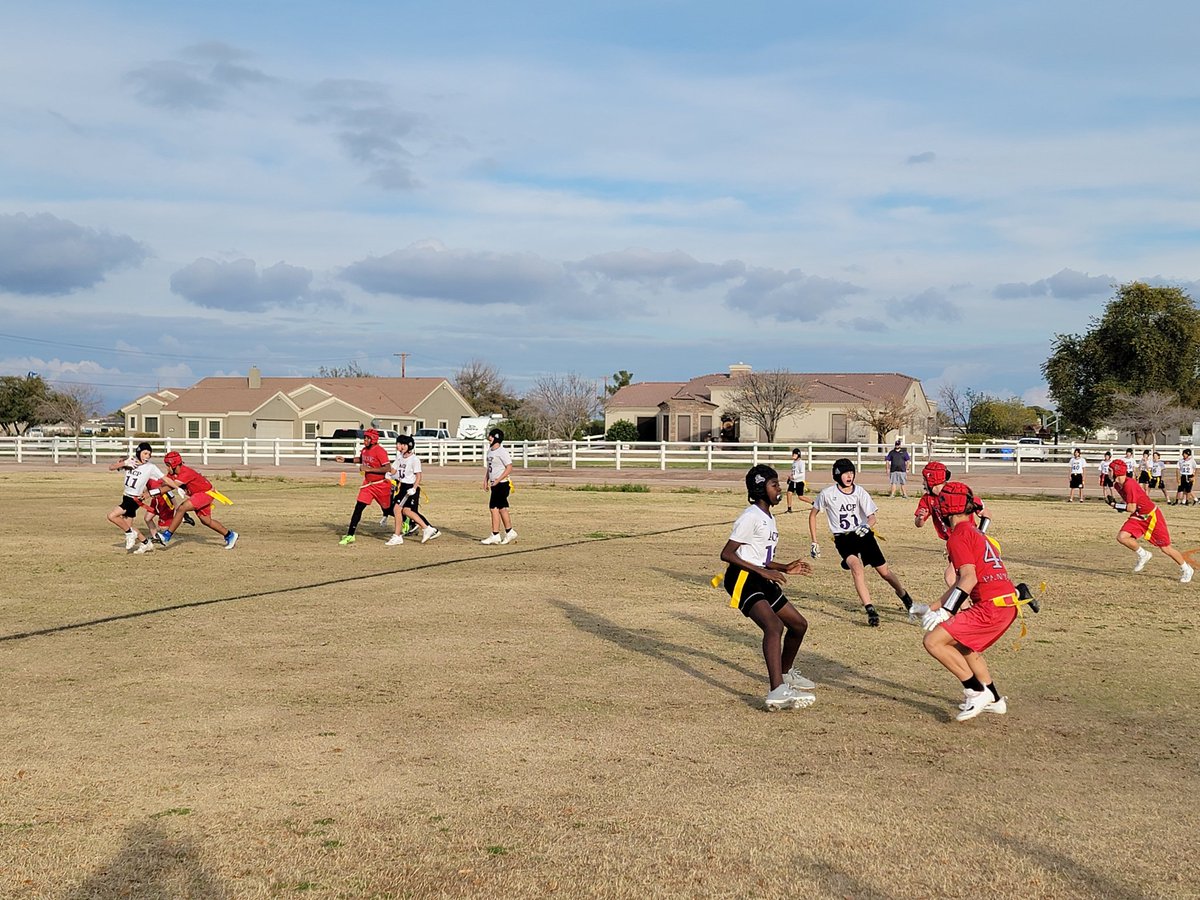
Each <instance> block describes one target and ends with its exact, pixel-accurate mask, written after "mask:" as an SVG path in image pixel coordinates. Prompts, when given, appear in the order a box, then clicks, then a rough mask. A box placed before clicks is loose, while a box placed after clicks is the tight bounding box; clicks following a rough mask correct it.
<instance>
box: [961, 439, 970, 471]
mask: <svg viewBox="0 0 1200 900" xmlns="http://www.w3.org/2000/svg"><path fill="white" fill-rule="evenodd" d="M970 471H971V445H970V444H964V445H963V474H964V475H966V474H967V473H968V472H970Z"/></svg>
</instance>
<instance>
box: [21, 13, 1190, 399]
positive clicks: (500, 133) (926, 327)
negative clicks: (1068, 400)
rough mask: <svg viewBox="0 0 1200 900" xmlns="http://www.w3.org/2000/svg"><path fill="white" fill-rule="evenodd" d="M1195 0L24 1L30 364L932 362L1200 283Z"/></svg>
mask: <svg viewBox="0 0 1200 900" xmlns="http://www.w3.org/2000/svg"><path fill="white" fill-rule="evenodd" d="M1196 9H1197V8H1196V7H1195V5H1194V4H1186V3H1182V2H1178V3H1176V2H1164V3H1159V4H1155V5H1154V9H1153V14H1149V13H1147V12H1146V11H1144V10H1140V9H1138V8H1135V7H1131V6H1129V5H1127V4H1116V3H1108V2H1090V3H1074V2H1060V3H1049V4H1048V3H1045V2H1041V3H1025V2H1013V3H1008V4H1004V5H1003V6H1000V5H995V4H987V5H984V4H961V3H949V2H946V3H931V2H909V3H894V2H859V3H854V2H850V3H842V4H832V3H815V2H795V3H789V4H784V3H777V2H775V3H765V2H753V0H751V2H742V3H738V4H730V3H707V2H671V0H660V2H654V0H642V2H637V3H633V2H605V3H601V2H594V3H586V2H576V3H562V2H553V3H552V2H541V3H507V4H497V3H463V2H454V0H447V2H443V3H440V4H415V3H407V2H390V3H353V2H350V3H344V4H328V3H305V2H291V3H282V2H270V0H268V2H262V0H260V2H256V3H244V2H238V3H226V2H211V0H210V2H206V3H203V4H152V3H148V2H90V3H87V4H83V3H78V4H76V3H63V2H57V0H49V2H45V3H40V4H36V5H35V4H27V5H26V6H25V8H22V9H17V10H13V11H8V12H6V23H5V28H4V30H3V33H2V34H0V51H2V52H0V76H2V77H0V142H2V146H4V148H5V151H4V153H3V154H0V322H2V324H0V374H24V373H25V372H27V371H30V370H32V371H38V372H41V373H42V374H43V375H45V376H46V377H48V378H50V379H51V380H57V381H61V382H72V381H85V382H89V383H93V384H95V385H97V386H98V388H99V389H100V390H101V392H102V394H103V397H104V399H105V402H106V406H107V407H109V408H112V407H115V406H118V405H120V404H121V403H124V402H127V401H128V400H130V399H132V398H133V397H136V396H138V395H140V394H142V393H144V392H146V391H147V390H151V389H154V388H155V387H157V386H164V387H166V386H186V385H189V384H191V383H193V382H194V381H195V380H197V379H198V378H201V377H203V376H206V375H214V374H244V373H245V372H246V370H247V369H248V367H249V366H250V365H258V366H259V367H260V368H261V369H262V371H263V372H264V373H265V374H271V375H307V374H313V373H315V371H316V369H317V367H319V366H341V365H346V364H348V363H350V362H355V363H357V364H359V365H360V366H362V367H363V368H365V369H367V370H369V371H373V372H376V373H378V374H399V360H398V359H397V358H396V357H395V356H393V354H394V353H397V352H405V353H408V354H409V356H408V360H407V371H408V373H409V374H413V375H450V374H452V373H453V371H454V370H455V369H456V368H458V367H459V366H461V365H462V364H464V363H465V362H467V361H468V360H471V359H476V358H478V359H484V360H487V361H489V362H491V363H493V364H495V365H496V366H497V367H498V368H499V369H500V370H501V371H502V372H503V373H504V375H505V376H506V377H507V378H508V379H509V381H510V382H511V384H512V385H513V386H514V387H515V388H517V389H518V390H521V389H524V388H526V387H528V386H529V385H530V384H532V382H533V381H534V380H535V379H537V378H538V377H540V376H543V375H546V374H562V373H566V372H576V373H578V374H580V375H583V376H585V377H588V378H595V379H597V380H599V379H600V378H601V377H602V376H604V375H605V374H608V373H611V372H613V371H615V370H617V369H627V370H630V371H632V372H633V373H634V376H635V378H636V379H638V380H675V379H680V380H681V379H684V378H687V377H690V376H692V375H695V374H700V373H703V372H712V371H722V370H724V369H726V367H727V366H728V365H729V364H730V363H734V362H741V361H744V362H747V363H750V364H751V365H753V366H755V367H756V368H759V369H766V368H785V369H791V370H794V371H814V370H815V371H827V370H835V371H836V370H852V371H899V372H905V373H908V374H911V375H915V376H917V377H919V378H921V379H923V380H924V381H925V382H926V385H927V388H928V389H929V391H930V392H931V393H934V392H936V390H937V388H938V386H939V385H941V384H943V383H946V382H950V383H954V384H956V385H958V386H960V387H971V388H974V389H976V390H984V391H988V392H992V393H996V394H1000V395H1003V396H1009V395H1017V396H1021V397H1023V398H1025V399H1026V400H1027V401H1029V402H1044V400H1045V397H1044V387H1043V384H1042V379H1041V376H1040V373H1039V366H1040V364H1041V363H1042V361H1043V360H1044V359H1045V358H1046V356H1047V355H1048V353H1049V349H1050V342H1051V339H1052V336H1053V335H1054V334H1055V333H1058V332H1072V331H1079V330H1083V329H1085V328H1086V327H1087V325H1088V320H1089V319H1090V318H1091V317H1092V316H1095V315H1097V314H1098V313H1099V312H1100V310H1101V309H1102V308H1103V305H1104V303H1105V302H1106V301H1107V300H1108V299H1109V298H1110V297H1111V296H1112V293H1113V285H1114V284H1116V283H1119V282H1124V281H1129V280H1133V279H1143V280H1150V281H1153V282H1160V283H1166V284H1174V285H1180V286H1183V287H1184V288H1185V289H1187V290H1188V291H1189V293H1191V294H1192V296H1193V297H1200V261H1198V260H1200V255H1198V254H1197V252H1196V251H1197V248H1198V245H1200V177H1198V175H1200V171H1198V170H1200V166H1198V165H1197V162H1196V159H1197V154H1196V147H1197V146H1200V115H1197V113H1198V112H1200V87H1197V86H1198V85H1200V63H1198V62H1197V58H1196V54H1195V52H1194V47H1193V46H1192V42H1193V40H1194V36H1195V34H1197V33H1198V28H1197V26H1200V13H1198V12H1197V11H1196Z"/></svg>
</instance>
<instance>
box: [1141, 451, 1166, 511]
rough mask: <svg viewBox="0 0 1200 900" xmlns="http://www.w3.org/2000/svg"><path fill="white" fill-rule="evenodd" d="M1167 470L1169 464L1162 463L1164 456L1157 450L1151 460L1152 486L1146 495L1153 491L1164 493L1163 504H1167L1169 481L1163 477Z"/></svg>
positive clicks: (1147, 489) (1148, 488)
mask: <svg viewBox="0 0 1200 900" xmlns="http://www.w3.org/2000/svg"><path fill="white" fill-rule="evenodd" d="M1166 468H1167V464H1166V463H1165V462H1163V461H1162V454H1161V453H1159V452H1158V451H1157V450H1155V451H1154V456H1153V457H1152V458H1151V460H1150V485H1149V487H1147V488H1146V493H1147V494H1148V493H1150V492H1151V491H1153V490H1159V491H1162V495H1163V503H1166V502H1167V479H1166V477H1165V476H1164V475H1163V473H1164V472H1165V471H1166Z"/></svg>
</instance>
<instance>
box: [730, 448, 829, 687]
mask: <svg viewBox="0 0 1200 900" xmlns="http://www.w3.org/2000/svg"><path fill="white" fill-rule="evenodd" d="M782 494H783V489H782V488H781V487H780V485H779V473H777V472H776V471H775V470H774V469H772V468H771V467H770V466H764V465H761V464H760V465H757V466H755V467H754V468H752V469H751V470H750V471H749V472H747V473H746V498H747V499H748V500H749V501H750V505H749V506H747V507H746V509H745V510H744V511H743V512H742V514H741V515H740V516H738V517H737V520H736V521H734V523H733V530H732V531H731V532H730V534H729V540H728V541H726V542H725V546H724V548H722V550H721V561H722V562H724V563H727V565H728V567H727V568H726V570H725V578H724V585H725V590H726V592H727V593H728V594H729V598H730V600H729V605H730V606H733V607H736V608H737V609H739V610H741V613H742V615H743V616H745V617H746V618H747V619H751V620H753V621H754V624H755V625H757V626H758V627H759V628H761V629H762V633H763V639H762V651H763V659H764V660H765V661H766V664H767V678H768V679H769V681H770V683H771V690H770V692H769V693H768V694H767V699H766V700H765V702H764V705H765V706H766V708H767V709H768V710H777V709H801V708H803V707H805V706H811V705H812V704H813V703H814V702H815V701H816V699H817V698H816V695H815V694H812V693H810V691H811V690H812V689H813V687H814V686H815V685H814V684H813V683H812V682H811V681H809V680H808V679H807V678H805V677H804V676H803V675H801V674H800V672H799V670H798V669H795V668H793V665H792V664H793V663H794V662H795V661H796V653H797V652H798V651H799V650H800V644H801V642H802V641H803V640H804V635H805V634H806V633H807V632H808V620H807V619H805V618H804V616H802V615H801V614H800V611H799V610H797V609H796V607H794V606H792V604H791V603H790V602H789V601H788V598H787V597H785V596H784V594H783V585H785V584H787V576H788V575H811V574H812V566H810V565H809V564H808V563H807V562H805V561H804V560H802V559H797V560H793V561H792V562H790V563H781V562H778V561H776V560H775V548H776V546H777V545H778V544H779V527H778V525H777V523H776V521H775V516H774V515H773V514H772V512H771V507H772V506H775V505H777V504H778V503H779V501H780V500H781V499H782V496H781V495H782ZM719 583H720V577H719V576H718V578H714V579H713V584H714V585H716V584H719Z"/></svg>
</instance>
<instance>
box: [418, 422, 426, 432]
mask: <svg viewBox="0 0 1200 900" xmlns="http://www.w3.org/2000/svg"><path fill="white" fill-rule="evenodd" d="M424 427H425V420H424V419H417V431H420V430H421V429H422V428H424Z"/></svg>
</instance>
